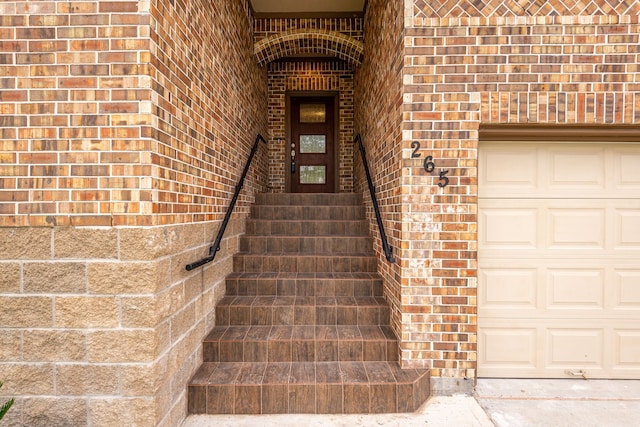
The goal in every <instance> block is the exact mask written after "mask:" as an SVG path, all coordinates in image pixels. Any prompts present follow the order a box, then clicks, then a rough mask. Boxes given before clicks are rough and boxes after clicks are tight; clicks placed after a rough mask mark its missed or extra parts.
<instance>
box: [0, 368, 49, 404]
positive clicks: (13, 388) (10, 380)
mask: <svg viewBox="0 0 640 427" xmlns="http://www.w3.org/2000/svg"><path fill="white" fill-rule="evenodd" d="M53 370H54V367H53V364H41V363H38V364H28V363H3V364H0V378H2V383H3V385H2V395H3V396H18V395H20V396H33V395H53V394H54V387H53V381H54V380H53Z"/></svg>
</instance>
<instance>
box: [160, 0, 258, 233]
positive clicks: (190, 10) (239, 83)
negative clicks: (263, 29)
mask: <svg viewBox="0 0 640 427" xmlns="http://www.w3.org/2000/svg"><path fill="white" fill-rule="evenodd" d="M152 15H153V18H154V25H153V29H154V30H153V31H152V33H151V39H152V40H153V45H152V73H151V77H152V80H151V86H152V88H153V99H154V104H155V105H154V115H155V117H156V118H157V125H156V126H155V127H154V128H153V129H152V130H151V137H152V138H153V139H154V140H155V141H157V149H156V150H155V152H154V154H153V156H152V158H151V160H152V163H153V165H154V172H153V178H154V179H153V191H152V194H153V196H154V202H155V203H154V205H153V214H155V221H156V223H158V224H167V223H189V222H197V221H210V220H221V219H222V217H223V215H224V213H225V211H226V208H227V206H228V205H229V200H230V198H231V195H232V194H233V192H234V190H235V186H236V185H237V183H238V180H239V178H240V175H241V173H242V170H243V167H244V164H245V162H246V160H247V158H248V156H249V151H250V149H251V146H252V145H253V143H254V140H255V138H256V135H257V134H258V133H262V134H265V133H266V130H267V129H266V119H267V117H266V110H267V98H266V94H267V92H266V88H267V86H266V74H265V71H264V69H261V68H259V67H258V66H257V65H256V64H255V60H254V58H253V56H252V52H253V38H252V37H251V31H250V29H251V28H252V18H251V17H250V14H249V11H248V9H247V4H246V3H245V2H211V1H190V2H184V3H183V2H175V3H173V2H168V1H167V2H164V3H162V4H160V3H158V4H156V5H155V7H154V8H152ZM203 29H210V31H204V30H203ZM265 136H266V135H265ZM266 159H267V156H266V150H265V148H264V146H261V147H260V149H259V151H258V153H257V154H256V157H255V158H254V164H253V165H252V167H251V169H250V174H249V176H248V179H247V181H246V183H245V189H244V191H243V193H242V194H243V197H242V199H241V201H240V203H239V204H238V205H237V208H236V209H237V210H238V212H240V213H243V212H245V213H246V212H247V204H248V202H250V201H252V200H253V194H254V193H255V192H261V191H265V188H266V181H267V179H266V171H267V167H266Z"/></svg>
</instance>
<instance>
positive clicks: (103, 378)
mask: <svg viewBox="0 0 640 427" xmlns="http://www.w3.org/2000/svg"><path fill="white" fill-rule="evenodd" d="M118 380H119V368H118V367H117V366H114V365H96V364H91V365H83V364H64V365H58V366H57V368H56V391H57V393H58V394H61V395H66V396H69V395H71V396H109V395H116V394H118V393H119V391H120V390H119V384H118V383H119V381H118Z"/></svg>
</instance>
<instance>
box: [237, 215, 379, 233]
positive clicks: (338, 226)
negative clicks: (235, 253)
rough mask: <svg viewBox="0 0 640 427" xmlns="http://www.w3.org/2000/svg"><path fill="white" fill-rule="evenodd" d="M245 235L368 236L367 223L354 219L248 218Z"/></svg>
mask: <svg viewBox="0 0 640 427" xmlns="http://www.w3.org/2000/svg"><path fill="white" fill-rule="evenodd" d="M247 235H253V236H256V235H257V236H368V235H369V224H368V223H367V222H364V221H362V220H355V221H276V220H266V219H265V220H259V219H249V220H248V221H247Z"/></svg>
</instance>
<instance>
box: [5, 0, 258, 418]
mask: <svg viewBox="0 0 640 427" xmlns="http://www.w3.org/2000/svg"><path fill="white" fill-rule="evenodd" d="M0 15H1V16H0V63H2V64H3V72H2V75H0V89H1V90H0V112H2V116H0V122H1V125H2V126H0V133H1V139H0V145H1V147H0V148H1V152H0V306H1V307H2V310H0V338H1V339H0V380H2V381H4V383H5V384H4V386H3V387H2V389H1V390H0V393H2V396H15V397H16V398H17V400H16V404H15V406H14V407H13V408H12V409H11V411H10V412H9V413H8V414H7V416H6V417H5V419H4V420H3V423H5V424H7V425H31V426H40V425H42V426H45V425H46V426H56V425H104V426H107V425H114V426H116V425H117V426H120V425H137V426H145V425H148V426H155V425H166V426H175V425H179V423H180V421H181V420H182V419H183V418H184V416H185V415H186V382H187V381H188V379H189V377H190V376H191V374H192V373H193V371H194V370H195V369H196V368H197V366H198V365H199V363H200V361H201V351H200V348H201V340H202V337H203V336H204V335H205V334H206V332H207V330H208V329H209V328H210V327H211V326H212V325H213V321H214V311H213V308H214V306H215V302H216V301H217V300H218V299H219V298H221V297H222V295H223V293H224V277H225V276H226V275H227V274H228V273H229V272H230V271H231V268H232V261H231V256H232V255H233V253H235V252H236V251H237V250H238V239H237V237H238V236H239V235H240V234H241V233H242V232H243V223H244V221H243V220H242V216H243V215H245V214H246V213H247V212H248V205H249V203H250V202H251V201H252V200H253V194H254V193H255V192H258V191H265V189H266V164H267V150H266V148H265V147H264V146H263V145H262V146H261V147H260V150H259V152H258V154H257V156H256V158H255V164H254V165H253V167H252V169H251V172H250V174H249V176H248V179H247V182H246V184H245V189H244V190H243V192H242V196H241V198H240V200H239V203H238V205H237V211H238V213H237V214H235V215H234V217H233V219H232V221H231V223H230V225H229V228H228V229H227V233H226V238H225V240H224V241H223V245H222V250H221V251H220V253H219V254H218V256H217V257H216V260H215V262H214V263H211V264H209V265H207V266H205V267H203V268H200V269H197V270H194V271H193V272H190V273H187V272H186V271H185V270H184V266H185V264H187V263H188V262H192V261H195V260H197V259H199V258H200V257H202V256H204V255H206V253H207V249H208V243H209V242H210V241H212V240H213V238H214V237H215V234H216V232H217V230H218V226H219V224H220V221H221V219H222V217H223V215H224V211H225V210H226V207H227V205H228V204H229V201H230V198H231V195H232V194H233V191H234V186H235V185H236V183H237V180H238V179H239V177H240V174H241V172H242V168H243V166H244V162H245V161H246V159H247V157H248V154H249V149H250V147H251V146H252V144H253V141H254V139H255V137H256V134H257V133H258V132H261V133H263V134H264V133H266V130H267V127H266V113H265V110H266V99H267V98H266V93H267V90H266V88H267V82H266V75H265V70H264V69H261V68H259V67H258V66H257V65H256V64H255V60H254V58H253V56H252V53H253V50H252V48H253V38H252V34H251V28H252V18H251V16H250V12H249V8H248V4H247V2H245V1H241V2H235V1H234V2H208V1H191V2H169V1H153V2H148V1H141V2H137V1H114V2H97V1H86V2H84V1H77V2H56V1H42V2H3V3H1V4H0ZM265 136H266V135H265ZM0 398H1V397H0Z"/></svg>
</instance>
